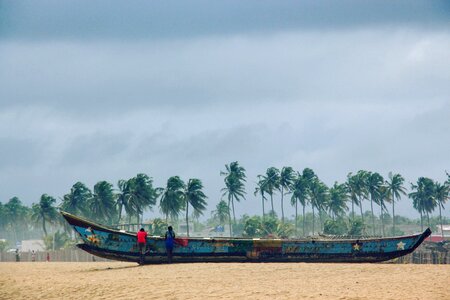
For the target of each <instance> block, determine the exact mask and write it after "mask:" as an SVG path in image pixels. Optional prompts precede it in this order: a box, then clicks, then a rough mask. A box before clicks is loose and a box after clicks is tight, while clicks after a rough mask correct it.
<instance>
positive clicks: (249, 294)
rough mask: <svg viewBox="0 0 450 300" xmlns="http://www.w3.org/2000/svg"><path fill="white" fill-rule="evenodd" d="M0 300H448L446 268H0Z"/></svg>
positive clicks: (267, 265)
mask: <svg viewBox="0 0 450 300" xmlns="http://www.w3.org/2000/svg"><path fill="white" fill-rule="evenodd" d="M0 299H86V300H87V299H428V300H431V299H447V300H448V299H450V265H410V264H408V265H399V264H304V263H247V264H239V263H227V264H224V263H223V264H215V263H203V264H202V263H199V264H173V265H146V266H142V267H140V266H137V265H136V264H132V263H120V262H96V263H63V262H50V263H44V262H39V263H38V262H35V263H31V262H24V263H0Z"/></svg>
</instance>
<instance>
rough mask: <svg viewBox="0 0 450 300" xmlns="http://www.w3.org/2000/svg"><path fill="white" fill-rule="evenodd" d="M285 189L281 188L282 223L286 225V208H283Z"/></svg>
mask: <svg viewBox="0 0 450 300" xmlns="http://www.w3.org/2000/svg"><path fill="white" fill-rule="evenodd" d="M283 198H284V195H283V187H281V223H284V207H283Z"/></svg>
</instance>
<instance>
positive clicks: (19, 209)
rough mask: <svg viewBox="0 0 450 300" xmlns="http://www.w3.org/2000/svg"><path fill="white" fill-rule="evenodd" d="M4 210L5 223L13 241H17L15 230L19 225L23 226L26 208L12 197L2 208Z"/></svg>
mask: <svg viewBox="0 0 450 300" xmlns="http://www.w3.org/2000/svg"><path fill="white" fill-rule="evenodd" d="M3 208H4V210H5V216H6V223H7V226H9V227H10V228H11V229H12V231H13V234H14V239H15V240H16V241H17V240H18V239H17V228H18V227H19V226H20V225H19V224H24V223H25V220H26V218H27V213H28V210H27V207H26V206H24V205H23V204H22V201H20V199H19V198H18V197H12V198H11V199H9V201H8V202H7V203H5V205H4V206H3Z"/></svg>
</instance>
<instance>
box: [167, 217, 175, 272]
mask: <svg viewBox="0 0 450 300" xmlns="http://www.w3.org/2000/svg"><path fill="white" fill-rule="evenodd" d="M165 239H166V251H167V259H168V260H169V264H171V263H172V252H173V243H174V239H175V232H173V228H172V226H169V227H167V231H166V235H165Z"/></svg>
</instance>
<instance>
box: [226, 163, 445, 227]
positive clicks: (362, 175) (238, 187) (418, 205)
mask: <svg viewBox="0 0 450 300" xmlns="http://www.w3.org/2000/svg"><path fill="white" fill-rule="evenodd" d="M225 167H226V171H225V172H221V174H223V175H225V188H224V189H223V191H224V196H227V198H228V206H230V204H231V209H232V211H233V216H234V215H235V210H234V201H235V200H236V201H237V202H239V201H240V200H242V199H245V185H244V184H245V181H246V175H245V169H244V168H243V167H242V166H240V165H239V163H238V162H232V163H231V164H230V165H226V166H225ZM257 178H258V182H257V186H256V189H255V192H254V194H255V196H256V195H259V196H260V197H261V203H262V212H263V218H264V217H265V216H266V211H265V202H266V201H267V200H268V199H267V195H268V196H269V199H270V205H271V210H270V212H269V214H274V213H275V210H274V195H275V194H276V193H279V194H280V205H281V221H282V223H284V220H285V216H284V197H285V196H287V195H289V196H290V200H291V201H290V203H291V205H292V206H294V207H295V229H296V231H297V230H298V224H297V223H298V222H297V220H298V206H299V204H300V205H301V206H302V210H303V235H305V234H306V232H305V227H306V226H305V219H306V218H305V208H306V207H307V206H308V205H309V206H310V207H311V209H312V215H313V223H312V234H314V233H315V228H314V224H315V220H314V219H315V213H316V211H317V212H318V216H319V218H320V225H321V226H323V224H324V222H323V221H324V220H323V216H324V215H327V214H328V215H329V216H331V218H332V219H333V220H334V219H335V218H338V217H341V216H343V215H344V214H345V213H346V211H348V206H347V203H348V202H350V203H351V217H352V219H354V218H355V206H359V208H360V212H361V219H362V222H363V225H364V224H365V223H364V222H365V220H364V214H363V209H362V203H363V201H369V202H370V210H371V223H372V226H371V227H372V234H373V235H375V234H376V227H375V216H374V204H375V205H377V206H378V207H379V209H380V216H381V217H380V220H381V234H382V235H385V234H386V232H385V224H384V218H383V217H382V216H383V214H384V213H388V212H387V211H388V209H387V206H386V204H388V203H390V204H391V205H392V217H393V227H392V234H393V235H394V234H395V203H396V202H398V201H399V200H400V199H401V196H402V195H407V193H406V188H405V187H404V181H405V180H404V178H403V177H402V176H401V175H400V174H393V173H389V175H388V179H387V180H385V179H384V178H383V177H382V176H381V175H380V174H379V173H377V172H369V171H365V170H360V171H358V172H357V173H356V174H353V173H349V174H348V176H347V181H346V182H344V183H341V184H339V183H337V182H335V183H334V185H333V186H332V187H330V188H329V187H327V186H326V185H325V183H323V182H322V181H321V180H320V179H319V177H318V176H317V175H316V174H315V173H314V171H313V170H312V169H310V168H305V169H304V170H303V171H302V172H301V173H300V172H295V171H294V170H293V168H292V167H283V168H282V169H281V170H279V169H277V168H275V167H270V168H268V169H267V171H266V173H265V174H262V175H258V176H257ZM411 189H412V192H411V193H410V194H408V197H409V198H411V199H413V204H414V208H415V209H416V210H418V211H419V213H420V215H421V220H422V219H423V215H424V214H426V215H427V217H428V223H429V213H431V212H432V211H434V209H435V208H436V206H438V207H439V215H440V219H441V220H442V213H441V209H443V208H444V204H445V202H446V201H447V200H448V199H449V191H450V176H449V179H448V180H447V182H445V183H443V184H440V183H439V182H434V181H433V180H431V179H429V178H425V177H420V178H419V179H418V181H417V184H411ZM233 220H234V223H236V219H235V217H234V218H233ZM441 224H442V221H441ZM421 225H422V229H423V222H422V221H421ZM230 231H231V218H230Z"/></svg>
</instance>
